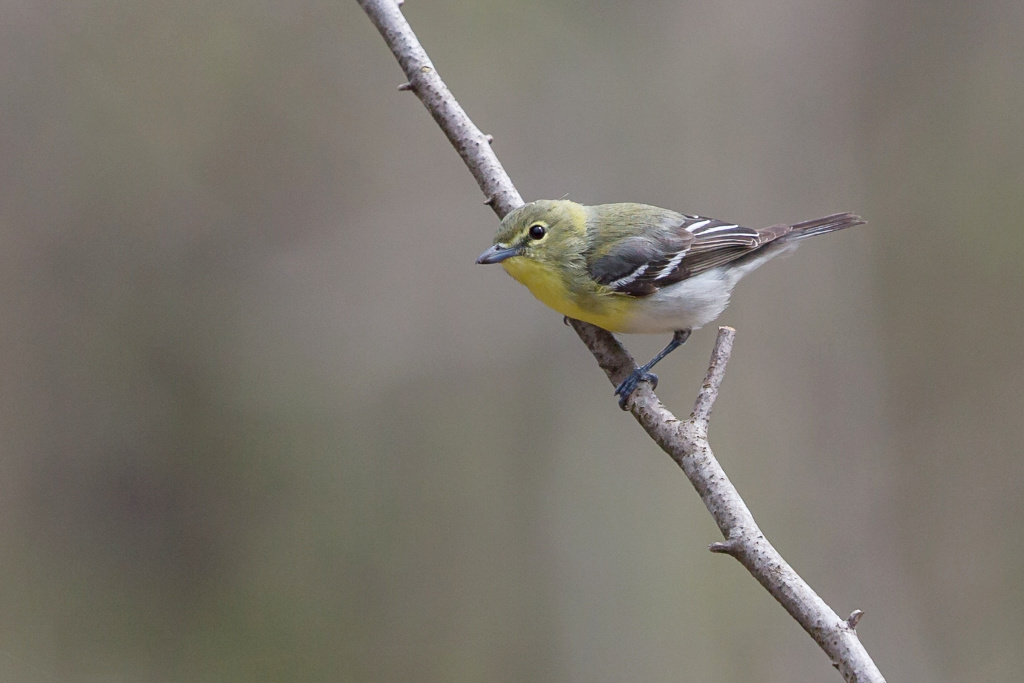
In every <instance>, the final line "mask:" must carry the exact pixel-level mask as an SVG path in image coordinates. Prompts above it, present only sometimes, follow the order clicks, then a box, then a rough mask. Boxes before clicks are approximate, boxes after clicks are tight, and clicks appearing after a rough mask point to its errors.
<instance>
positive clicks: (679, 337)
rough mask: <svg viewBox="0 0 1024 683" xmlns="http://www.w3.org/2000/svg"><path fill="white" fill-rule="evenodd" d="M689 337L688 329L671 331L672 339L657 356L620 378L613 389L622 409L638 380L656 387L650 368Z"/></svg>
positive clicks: (653, 387) (656, 383)
mask: <svg viewBox="0 0 1024 683" xmlns="http://www.w3.org/2000/svg"><path fill="white" fill-rule="evenodd" d="M689 338H690V330H689V329H685V330H676V331H675V332H673V333H672V341H670V342H669V343H668V345H667V346H665V348H663V349H662V350H661V351H660V352H659V353H658V355H657V356H655V357H654V358H652V359H651V360H650V361H648V362H647V363H646V364H645V365H643V366H641V367H639V368H637V369H636V370H634V371H633V372H631V373H630V375H629V377H627V378H626V379H624V380H622V384H620V385H619V386H618V387H616V389H615V395H616V396H618V397H619V407H620V408H622V409H623V410H625V409H626V401H627V400H628V399H629V397H630V395H631V394H632V393H633V392H634V391H635V390H636V387H637V385H638V384H640V382H650V383H651V388H652V389H657V388H658V376H657V375H655V374H654V373H653V372H651V368H653V367H654V366H655V365H656V364H657V363H658V361H660V360H661V359H662V358H664V357H665V356H667V355H668V354H670V353H672V352H673V351H675V350H676V349H678V348H679V347H680V346H682V345H683V343H684V342H686V340H687V339H689Z"/></svg>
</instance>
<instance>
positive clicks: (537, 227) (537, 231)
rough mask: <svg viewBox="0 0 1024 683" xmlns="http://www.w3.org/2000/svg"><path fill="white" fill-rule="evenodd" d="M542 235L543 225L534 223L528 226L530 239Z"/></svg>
mask: <svg viewBox="0 0 1024 683" xmlns="http://www.w3.org/2000/svg"><path fill="white" fill-rule="evenodd" d="M543 236H544V226H543V225H541V224H540V223H535V224H534V225H531V226H530V238H531V239H535V240H539V239H540V238H541V237H543Z"/></svg>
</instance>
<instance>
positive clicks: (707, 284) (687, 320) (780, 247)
mask: <svg viewBox="0 0 1024 683" xmlns="http://www.w3.org/2000/svg"><path fill="white" fill-rule="evenodd" d="M795 247H796V242H789V243H778V244H776V243H772V244H770V245H769V246H768V247H766V248H763V249H761V250H759V251H758V252H757V256H758V257H756V258H748V259H745V260H744V261H743V262H742V263H738V262H734V263H730V264H728V265H725V266H721V267H719V268H713V269H711V270H708V271H705V272H703V273H701V274H700V275H696V276H694V277H691V278H688V279H686V280H683V281H681V282H677V283H675V284H674V285H669V286H668V287H665V288H663V289H660V290H658V291H657V292H655V293H654V294H651V295H650V296H647V297H644V298H642V299H638V300H637V304H638V306H637V308H636V309H635V310H636V313H635V314H634V315H633V316H631V317H630V319H629V320H628V321H626V322H625V324H624V325H623V326H622V331H623V332H627V333H638V334H654V333H661V332H674V331H675V330H685V329H691V330H696V329H697V328H698V327H703V326H704V325H707V324H708V323H709V322H711V321H712V320H714V319H715V318H717V317H718V316H720V315H722V311H724V310H725V307H726V306H728V305H729V295H730V294H732V288H733V287H735V286H736V283H737V282H739V281H740V278H742V277H743V276H744V275H746V274H747V273H749V272H750V271H752V270H754V269H755V268H758V267H759V266H761V265H763V264H764V263H765V262H766V261H768V260H770V259H772V258H774V257H776V256H778V255H780V254H784V253H786V252H788V251H791V250H793V249H794V248H795Z"/></svg>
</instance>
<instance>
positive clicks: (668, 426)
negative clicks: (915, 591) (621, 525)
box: [358, 0, 885, 683]
mask: <svg viewBox="0 0 1024 683" xmlns="http://www.w3.org/2000/svg"><path fill="white" fill-rule="evenodd" d="M358 2H359V4H360V6H362V8H363V9H364V10H365V11H366V13H367V14H368V15H369V17H370V19H371V20H372V21H373V23H374V25H376V26H377V29H378V30H379V31H380V33H381V35H382V36H383V37H384V40H385V41H386V42H387V44H388V46H389V47H390V48H391V51H392V52H393V53H394V55H395V57H396V58H397V59H398V62H399V64H401V66H402V69H403V70H404V71H405V74H406V76H407V77H408V79H409V82H408V83H406V84H403V85H402V86H400V87H399V89H400V90H411V91H412V92H415V93H416V96H417V97H419V98H420V100H421V101H422V102H423V104H424V106H425V107H426V108H427V110H428V111H429V112H430V114H431V115H432V116H433V117H434V120H435V121H437V123H438V125H439V126H440V127H441V129H442V130H443V131H444V132H445V134H446V135H447V136H448V139H449V140H450V141H451V143H452V145H453V146H454V147H455V149H456V150H457V151H458V152H459V155H460V156H461V157H462V159H463V161H465V163H466V166H468V167H469V169H470V172H472V174H473V177H474V178H476V181H477V183H478V184H479V186H480V189H481V190H483V193H484V195H485V196H486V198H487V199H486V201H485V202H484V203H485V204H487V205H489V206H491V207H493V208H494V211H495V212H496V213H497V214H498V216H499V218H500V217H502V216H504V215H505V214H506V213H508V212H509V211H511V210H512V209H514V208H516V207H518V206H520V205H521V204H522V203H523V201H522V198H521V197H520V195H519V192H518V191H517V190H516V189H515V186H514V185H513V184H512V181H511V180H510V179H509V177H508V175H507V174H506V173H505V170H504V169H503V168H502V166H501V162H499V161H498V158H497V156H496V155H495V154H494V152H493V151H492V150H491V146H490V143H491V142H492V140H493V138H491V137H490V136H488V135H484V134H483V133H482V132H481V131H480V129H479V128H477V127H476V126H475V125H474V124H473V122H472V121H471V120H470V119H469V116H468V115H467V114H466V112H465V111H464V110H463V109H462V107H461V106H460V105H459V104H458V102H456V100H455V98H454V97H453V96H452V94H451V92H450V91H449V90H448V87H447V86H446V85H445V84H444V81H442V80H441V78H440V76H439V75H438V74H437V70H436V69H435V68H434V66H433V64H432V63H431V62H430V59H429V58H428V57H427V53H426V51H425V50H424V49H423V47H422V46H421V45H420V43H419V41H418V40H417V38H416V36H415V34H414V33H413V31H412V28H411V27H410V26H409V24H408V22H407V21H406V20H405V17H404V16H402V13H401V11H400V10H399V6H400V4H401V3H400V2H396V0H358ZM566 322H567V323H568V324H570V325H571V326H572V327H573V329H574V330H575V331H576V333H577V334H578V335H579V337H580V339H582V340H583V342H584V343H585V344H586V345H587V348H588V349H590V351H591V353H593V354H594V358H596V359H597V362H598V365H600V366H601V368H602V369H603V370H604V371H605V374H606V375H608V378H609V379H610V380H611V383H612V384H613V385H618V384H619V383H620V382H621V381H622V380H623V379H625V378H626V376H627V375H629V373H631V372H632V371H633V370H635V369H636V367H637V366H636V363H635V362H634V361H633V358H632V357H631V356H630V355H629V354H628V353H626V351H625V350H624V349H623V348H622V346H621V345H620V344H619V343H618V342H617V341H616V340H615V337H613V336H612V334H611V333H610V332H607V331H605V330H602V329H600V328H598V327H595V326H593V325H590V324H587V323H584V322H580V321H579V320H570V319H567V320H566ZM735 335H736V331H735V330H733V329H732V328H728V327H723V328H720V329H719V333H718V339H717V341H716V342H715V348H714V352H713V354H712V357H711V363H710V365H709V367H708V373H707V377H706V378H705V380H704V384H703V385H702V387H701V390H700V393H699V394H698V396H697V401H696V403H695V405H694V408H693V413H692V414H691V415H690V419H689V420H687V421H685V422H680V421H679V420H678V419H677V418H676V417H675V416H674V415H673V414H672V413H671V412H669V410H668V409H666V408H665V406H664V405H662V403H661V401H659V400H658V397H657V396H656V395H655V394H654V392H653V391H652V390H651V387H650V385H649V384H648V383H646V382H643V383H641V384H640V386H639V387H638V388H637V390H636V391H634V392H633V395H632V396H631V397H630V398H629V401H628V403H627V406H628V408H629V410H630V412H631V413H632V414H633V416H634V417H635V418H636V420H637V421H638V422H639V423H640V425H641V426H642V427H643V428H644V430H646V431H647V433H648V434H649V435H650V436H651V438H653V439H654V441H655V442H656V443H657V444H658V445H659V446H661V448H662V449H663V450H664V451H665V452H666V453H668V454H669V455H670V456H671V457H672V459H673V460H675V462H676V463H677V464H678V465H679V467H680V468H682V470H683V472H684V473H685V474H686V477H687V478H688V479H689V480H690V483H691V484H692V485H693V487H694V488H695V489H696V490H697V493H698V494H699V495H700V497H701V500H703V501H704V505H705V506H706V507H707V509H708V511H709V512H710V513H711V515H712V517H713V518H714V519H715V522H716V523H717V524H718V528H719V529H721V531H722V534H723V536H724V537H725V539H726V540H725V541H723V542H718V543H712V544H711V546H710V547H709V548H708V549H709V550H711V551H712V552H716V553H724V554H728V555H732V556H733V557H735V558H736V559H737V560H739V562H740V563H741V564H743V566H744V567H746V568H747V570H748V571H749V572H750V573H751V574H752V575H753V576H754V578H756V579H757V580H758V581H759V582H760V583H761V585H763V586H764V587H765V588H766V589H767V590H768V592H769V593H771V594H772V596H774V597H775V599H776V600H778V601H779V602H780V603H781V604H782V606H783V607H784V608H785V609H786V611H787V612H789V613H790V614H791V615H792V616H793V618H794V619H796V620H797V621H798V622H799V623H800V625H801V626H802V627H803V628H804V630H806V631H807V633H809V634H810V635H811V637H812V638H813V639H814V640H815V642H817V643H818V645H819V646H820V647H821V648H822V650H824V651H825V653H826V654H827V655H828V656H829V658H830V659H831V660H832V663H833V665H835V666H836V668H838V669H839V671H840V673H842V675H843V677H844V678H845V679H846V680H847V681H857V682H871V683H879V682H880V683H884V681H885V679H884V678H883V677H882V674H881V673H880V672H879V671H878V668H877V667H876V666H875V664H874V662H872V661H871V657H870V656H869V655H868V653H867V651H866V650H865V649H864V646H863V645H862V644H861V642H860V639H859V638H858V637H857V633H856V631H855V630H854V628H855V627H856V625H857V622H858V621H859V620H860V616H861V614H862V612H860V610H857V611H855V612H853V614H851V615H850V616H849V618H848V619H845V620H844V619H841V618H840V617H839V616H838V615H837V614H836V613H835V612H834V611H833V610H832V609H831V608H830V607H829V606H828V605H827V604H826V603H825V602H824V601H823V600H822V599H821V598H820V597H818V595H817V594H816V593H815V592H814V590H813V589H811V587H810V586H808V585H807V583H806V582H804V580H803V579H801V578H800V576H799V575H797V573H796V572H795V571H793V569H792V567H790V566H789V564H787V563H786V561H785V560H784V559H783V558H782V556H781V555H780V554H779V553H778V551H776V550H775V548H774V547H772V545H771V544H770V543H768V541H767V539H765V537H764V534H762V533H761V530H760V529H759V528H758V526H757V524H756V523H755V521H754V517H753V515H752V514H751V513H750V510H749V509H748V508H747V506H746V504H745V503H744V502H743V499H742V498H741V497H740V495H739V492H738V491H737V490H736V488H735V487H734V486H733V485H732V482H730V481H729V478H728V477H727V476H726V474H725V471H724V470H723V469H722V467H721V465H719V463H718V461H717V460H716V459H715V456H714V454H713V453H712V452H711V447H710V445H709V444H708V438H707V429H708V420H709V418H710V416H711V408H712V406H713V405H714V402H715V399H716V398H717V397H718V391H719V388H720V387H721V384H722V379H723V378H724V376H725V366H726V364H727V363H728V361H729V356H730V354H731V352H732V343H733V339H734V338H735Z"/></svg>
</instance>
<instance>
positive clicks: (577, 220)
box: [476, 199, 587, 281]
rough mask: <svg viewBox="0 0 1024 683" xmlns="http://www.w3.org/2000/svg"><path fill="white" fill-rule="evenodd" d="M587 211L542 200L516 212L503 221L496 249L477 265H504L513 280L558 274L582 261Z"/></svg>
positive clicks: (559, 202) (572, 204)
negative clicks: (535, 273) (541, 271)
mask: <svg viewBox="0 0 1024 683" xmlns="http://www.w3.org/2000/svg"><path fill="white" fill-rule="evenodd" d="M586 230H587V213H586V209H585V208H584V207H583V206H581V205H580V204H577V203H575V202H570V201H568V200H564V199H560V200H554V199H541V200H538V201H535V202H530V203H529V204H525V205H523V206H521V207H519V208H518V209H516V210H515V211H512V212H511V213H509V214H508V215H506V216H505V218H504V219H503V220H502V221H501V226H500V227H499V228H498V233H497V234H496V235H495V236H494V246H492V247H491V248H490V249H488V250H487V251H485V252H484V253H482V254H480V257H479V258H478V259H477V260H476V262H477V263H501V264H502V265H503V266H504V267H505V270H507V271H508V272H509V274H510V275H512V277H514V278H516V279H517V280H520V281H522V277H520V275H521V274H523V275H525V274H526V272H528V271H532V270H535V269H537V268H541V269H544V270H558V269H564V268H566V267H571V265H572V264H573V263H574V262H575V261H577V260H580V259H582V252H583V251H584V246H585V241H586Z"/></svg>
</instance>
